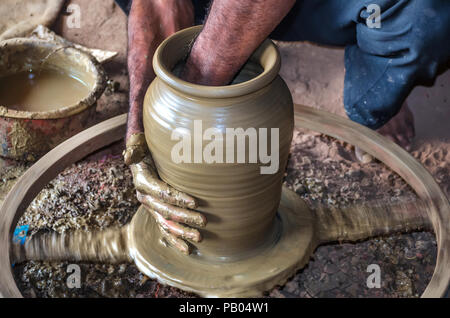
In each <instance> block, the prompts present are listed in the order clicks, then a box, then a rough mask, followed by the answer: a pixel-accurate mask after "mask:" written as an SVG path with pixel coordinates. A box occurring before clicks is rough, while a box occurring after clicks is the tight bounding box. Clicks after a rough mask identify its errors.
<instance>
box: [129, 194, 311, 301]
mask: <svg viewBox="0 0 450 318" xmlns="http://www.w3.org/2000/svg"><path fill="white" fill-rule="evenodd" d="M274 232H275V233H276V235H274V237H273V240H272V243H271V244H268V245H267V246H265V247H263V248H261V250H259V252H258V253H256V254H254V255H252V256H249V257H246V258H243V259H240V260H237V261H230V262H217V261H216V262H212V261H210V260H206V259H204V258H202V257H201V256H198V255H195V254H194V255H192V254H191V255H184V254H181V253H180V252H178V251H177V250H175V249H173V248H168V247H166V246H165V245H164V242H163V240H162V236H161V234H160V233H161V232H160V230H159V228H158V227H157V224H156V222H155V221H154V218H153V217H152V216H151V214H150V213H149V212H148V211H146V208H145V207H143V206H141V207H140V208H139V210H138V211H137V212H136V215H135V216H134V217H133V220H132V222H131V226H130V232H129V248H130V252H131V256H132V258H133V259H134V261H135V263H136V265H137V267H138V268H139V270H140V271H141V272H143V273H144V274H145V275H147V276H149V277H151V278H155V279H158V280H159V281H160V282H161V283H163V284H168V285H171V286H174V287H178V288H181V289H183V290H187V291H191V292H194V293H196V294H199V295H201V296H204V297H231V296H232V297H255V296H259V295H261V293H262V292H264V291H266V290H268V289H270V288H272V287H273V286H275V285H277V284H283V283H284V282H286V280H287V279H288V278H289V277H291V276H292V275H293V274H294V273H295V272H296V271H297V270H298V269H299V268H302V267H303V266H304V265H305V264H306V263H307V262H308V261H309V258H310V256H311V254H312V252H313V250H314V248H315V247H316V244H315V241H314V223H313V217H312V215H311V212H310V210H309V209H308V207H307V206H306V204H305V203H304V201H303V200H302V199H300V197H299V196H298V195H297V194H296V193H295V192H292V191H291V190H289V189H287V188H285V187H283V192H282V196H281V202H280V206H279V209H278V213H277V215H276V218H275V230H274Z"/></svg>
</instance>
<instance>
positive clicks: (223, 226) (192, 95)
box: [144, 27, 294, 260]
mask: <svg viewBox="0 0 450 318" xmlns="http://www.w3.org/2000/svg"><path fill="white" fill-rule="evenodd" d="M200 30H201V27H192V28H189V29H185V30H183V31H180V32H178V33H176V34H175V35H173V36H172V37H170V38H169V39H167V40H166V41H165V42H163V43H162V44H161V46H160V47H159V48H158V50H157V52H156V54H155V56H154V60H153V66H154V70H155V73H156V76H157V77H156V79H155V80H154V81H153V83H152V84H151V85H150V87H149V89H148V91H147V94H146V97H145V102H144V126H145V135H146V139H147V143H148V146H149V149H150V151H151V153H152V156H153V159H154V161H155V164H156V166H157V169H158V172H159V175H160V177H161V178H162V179H163V180H164V181H165V182H167V183H169V184H171V185H172V186H173V187H175V188H176V189H179V190H181V191H184V192H186V193H188V194H190V195H192V196H194V197H195V198H197V199H198V200H199V203H200V206H199V208H198V210H199V211H202V212H204V214H205V215H206V217H207V219H208V224H207V226H206V228H205V229H201V230H200V232H201V233H202V235H203V237H204V239H203V241H202V242H200V243H196V244H195V247H196V250H195V251H194V255H195V254H196V255H198V256H201V257H207V258H216V259H217V260H230V259H231V260H232V259H236V258H242V257H247V256H248V255H249V254H250V253H256V252H257V251H258V249H259V248H262V247H263V246H265V245H267V244H271V243H273V242H274V240H276V236H277V235H278V234H277V229H274V225H273V224H274V222H273V221H274V218H275V216H276V212H277V207H278V204H279V201H280V196H281V185H282V179H283V175H284V171H285V167H286V164H287V160H288V154H289V148H290V144H291V141H292V134H293V127H294V115H293V102H292V97H291V94H290V92H289V89H288V87H287V86H286V84H285V83H284V81H283V80H282V79H281V77H280V76H278V72H279V69H280V55H279V52H278V50H277V48H276V46H275V45H274V44H273V43H272V42H271V41H270V40H266V41H265V42H264V43H263V44H262V45H261V46H260V47H259V48H258V50H257V51H256V52H255V53H254V54H253V55H252V57H251V58H250V60H249V62H248V63H247V65H246V66H245V67H244V68H243V70H242V71H241V72H240V74H239V75H238V76H237V79H236V80H235V82H240V83H238V84H233V85H228V86H221V87H211V86H201V85H194V84H191V83H188V82H185V81H183V80H181V79H180V78H178V77H177V76H176V75H175V74H174V72H173V70H174V68H175V67H176V65H177V64H179V63H180V62H182V61H183V59H184V58H185V57H186V55H187V53H188V49H189V44H190V43H191V42H192V40H193V39H194V38H195V37H196V35H197V34H198V33H199V32H200ZM261 71H262V72H261ZM196 120H201V121H202V122H201V123H202V127H203V131H205V130H206V129H208V128H216V129H218V131H220V132H222V133H223V136H225V133H226V128H235V129H236V128H243V129H244V130H247V129H248V128H256V130H258V129H259V128H267V129H268V131H269V135H268V144H269V145H268V146H269V147H270V140H271V134H270V132H271V128H275V129H278V131H279V168H278V170H277V172H276V173H274V174H261V169H260V167H261V166H267V165H266V164H263V163H262V162H261V161H260V160H258V162H257V163H217V162H215V163H205V160H202V163H186V162H182V163H176V162H174V160H173V158H172V151H173V148H174V146H175V145H176V144H179V142H180V140H171V135H172V132H173V131H174V130H175V129H177V128H178V129H177V132H178V134H179V135H180V134H181V135H182V136H181V137H180V138H184V137H186V138H189V135H190V137H191V138H192V139H194V137H195V136H194V124H195V123H194V121H196ZM197 137H198V136H197ZM223 138H225V137H223ZM258 139H259V138H258ZM224 140H225V139H224ZM248 140H249V138H246V141H247V143H246V144H247V147H246V150H245V151H246V162H248V158H249V157H248V155H249V146H248V145H249V142H248ZM210 142H211V141H203V143H202V149H205V146H206V145H207V144H209V143H210ZM236 146H237V142H235V146H234V149H233V148H231V144H230V146H229V147H227V146H226V144H225V142H224V145H223V154H224V157H225V155H226V154H227V153H228V152H229V151H232V150H236ZM258 148H259V146H258ZM268 149H270V148H268ZM194 151H195V149H194V142H192V144H191V154H192V157H194ZM235 155H236V152H235ZM193 160H194V159H193ZM224 161H225V160H224Z"/></svg>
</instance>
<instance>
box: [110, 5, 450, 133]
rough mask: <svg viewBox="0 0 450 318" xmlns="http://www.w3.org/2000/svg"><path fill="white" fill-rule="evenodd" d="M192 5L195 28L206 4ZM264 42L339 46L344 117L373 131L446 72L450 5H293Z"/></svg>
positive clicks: (448, 59)
mask: <svg viewBox="0 0 450 318" xmlns="http://www.w3.org/2000/svg"><path fill="white" fill-rule="evenodd" d="M116 1H118V2H119V1H120V2H129V1H130V2H131V0H123V1H121V0H116ZM193 3H194V6H195V14H196V18H195V20H196V24H201V23H202V22H203V20H204V17H205V15H206V12H207V7H208V6H209V3H210V0H193ZM370 4H376V5H378V6H379V7H380V8H381V28H371V27H369V25H368V24H367V21H366V20H367V18H369V17H370V15H371V12H368V10H367V6H368V5H370ZM123 6H124V7H126V4H123ZM270 37H271V38H273V39H276V40H283V41H311V42H315V43H319V44H325V45H334V46H345V47H346V50H345V67H346V74H345V83H344V105H345V109H346V111H347V115H348V116H349V118H350V119H352V120H353V121H355V122H358V123H360V124H362V125H365V126H367V127H370V128H373V129H376V128H379V127H381V126H383V125H384V124H385V123H387V122H388V121H389V120H390V119H391V118H392V117H393V116H395V115H396V114H397V113H398V111H399V110H400V108H401V106H402V104H403V102H404V100H405V99H406V97H407V96H408V95H409V93H410V92H411V90H412V89H413V88H414V87H415V86H417V85H432V84H433V83H434V80H435V79H436V77H437V76H438V75H439V73H440V72H441V71H443V70H445V69H447V68H448V67H449V61H450V0H297V2H296V4H295V5H294V8H293V9H292V10H291V11H290V12H289V14H288V15H287V16H286V18H285V19H284V20H283V21H282V22H281V23H280V25H279V26H278V27H277V28H276V29H275V30H274V32H273V33H272V34H271V36H270Z"/></svg>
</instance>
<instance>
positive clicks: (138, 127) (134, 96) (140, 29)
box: [127, 0, 158, 140]
mask: <svg viewBox="0 0 450 318" xmlns="http://www.w3.org/2000/svg"><path fill="white" fill-rule="evenodd" d="M148 4H149V3H148V2H146V1H142V0H135V1H133V4H132V7H131V11H130V17H129V20H128V74H129V78H130V110H129V113H128V130H127V140H128V138H129V137H130V136H131V135H132V134H135V133H139V132H142V131H143V124H142V104H143V101H144V95H145V91H146V89H147V87H148V85H149V84H150V82H151V81H152V79H153V78H154V73H153V67H152V57H153V52H154V50H155V46H157V45H158V41H157V39H156V37H157V36H156V32H152V29H151V27H152V26H151V23H152V21H150V20H149V18H148V11H149V10H151V8H149V6H148Z"/></svg>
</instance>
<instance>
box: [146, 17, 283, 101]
mask: <svg viewBox="0 0 450 318" xmlns="http://www.w3.org/2000/svg"><path fill="white" fill-rule="evenodd" d="M202 29H203V26H202V25H198V26H194V27H190V28H187V29H184V30H181V31H179V32H177V33H175V34H173V35H172V36H170V37H169V38H167V39H166V40H164V41H163V42H162V43H161V45H160V46H159V47H158V49H157V50H156V52H155V55H154V57H153V68H154V71H155V74H156V76H157V77H159V78H160V79H161V80H162V81H163V82H165V83H166V84H168V85H169V86H170V87H172V88H174V89H175V90H177V91H181V92H183V93H185V94H188V95H194V96H198V97H205V98H230V97H238V96H243V95H247V94H250V93H253V92H255V91H258V90H260V89H261V88H263V87H265V86H267V85H269V84H270V83H271V82H272V81H273V80H274V79H275V78H276V77H277V76H278V73H279V71H280V68H281V57H280V53H279V51H278V48H277V46H276V45H275V44H274V43H273V42H272V41H271V40H270V39H266V40H264V42H263V43H262V44H261V45H260V46H259V47H258V49H257V50H256V51H255V52H254V53H253V54H252V56H251V57H250V58H251V59H252V60H254V61H257V62H258V63H259V64H260V65H261V67H262V68H263V69H264V71H263V72H262V73H261V74H259V75H258V76H256V77H254V78H252V79H251V80H249V81H246V82H242V83H239V84H233V85H225V86H206V85H198V84H193V83H190V82H187V81H184V80H182V79H180V78H179V77H177V76H176V75H175V74H173V72H172V69H173V67H174V66H175V64H176V63H178V62H179V61H181V60H182V59H183V58H185V57H186V55H187V54H188V50H189V46H190V44H192V40H193V39H194V38H195V37H196V36H197V35H198V34H199V33H200V31H201V30H202ZM180 44H181V46H182V49H181V50H180V48H179V47H178V48H177V49H174V46H177V45H178V46H180ZM173 56H175V57H173ZM168 59H171V60H172V61H168Z"/></svg>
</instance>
